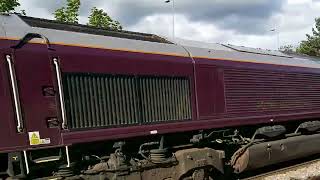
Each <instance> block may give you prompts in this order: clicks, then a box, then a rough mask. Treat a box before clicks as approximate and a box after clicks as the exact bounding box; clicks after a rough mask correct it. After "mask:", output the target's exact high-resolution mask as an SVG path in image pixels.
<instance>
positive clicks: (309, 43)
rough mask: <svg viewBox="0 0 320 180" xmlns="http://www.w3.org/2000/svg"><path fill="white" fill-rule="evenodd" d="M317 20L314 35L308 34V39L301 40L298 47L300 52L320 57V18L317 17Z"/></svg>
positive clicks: (313, 29) (313, 30)
mask: <svg viewBox="0 0 320 180" xmlns="http://www.w3.org/2000/svg"><path fill="white" fill-rule="evenodd" d="M315 22H316V23H315V27H314V28H312V35H310V34H306V36H307V39H306V40H304V41H301V43H300V45H299V47H298V48H297V52H298V53H301V54H307V55H310V56H318V57H320V18H316V19H315Z"/></svg>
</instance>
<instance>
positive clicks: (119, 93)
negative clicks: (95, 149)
mask: <svg viewBox="0 0 320 180" xmlns="http://www.w3.org/2000/svg"><path fill="white" fill-rule="evenodd" d="M63 78H64V93H65V105H66V109H67V113H68V114H67V119H68V127H69V128H70V129H79V128H81V129H83V128H99V127H110V126H123V125H135V124H148V123H156V122H162V121H169V122H171V121H177V120H187V119H191V104H190V103H191V101H190V86H189V80H188V79H187V78H182V77H137V76H112V75H101V74H74V73H70V74H69V73H68V74H64V75H63Z"/></svg>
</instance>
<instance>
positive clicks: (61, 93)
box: [53, 58, 67, 129]
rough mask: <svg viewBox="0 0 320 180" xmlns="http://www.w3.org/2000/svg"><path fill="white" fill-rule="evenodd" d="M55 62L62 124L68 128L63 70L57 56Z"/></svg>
mask: <svg viewBox="0 0 320 180" xmlns="http://www.w3.org/2000/svg"><path fill="white" fill-rule="evenodd" d="M53 64H54V66H55V70H56V76H57V81H58V90H59V100H60V108H61V117H62V124H61V126H62V128H63V129H66V128H67V122H66V110H65V106H64V95H63V90H62V81H61V71H60V67H59V62H58V59H57V58H53Z"/></svg>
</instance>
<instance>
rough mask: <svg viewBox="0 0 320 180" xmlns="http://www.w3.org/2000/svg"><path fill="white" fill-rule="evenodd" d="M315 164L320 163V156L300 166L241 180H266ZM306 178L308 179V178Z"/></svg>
mask: <svg viewBox="0 0 320 180" xmlns="http://www.w3.org/2000/svg"><path fill="white" fill-rule="evenodd" d="M315 163H320V157H319V156H318V157H317V158H316V159H312V160H310V159H308V160H305V161H303V160H302V162H301V161H300V162H299V163H298V164H291V165H289V166H287V167H282V168H279V169H276V170H271V171H269V172H266V173H261V174H257V175H254V176H250V177H245V178H240V180H264V179H266V178H267V177H271V176H276V175H279V174H285V173H288V172H291V171H296V170H299V169H303V168H306V167H309V166H311V165H312V164H315ZM314 171H317V172H319V171H320V169H315V170H314ZM319 175H320V172H319ZM306 178H308V177H306ZM310 178H311V179H312V180H316V179H319V180H320V176H318V177H310ZM289 179H292V178H289ZM293 179H295V177H293ZM298 179H299V178H297V179H296V180H298ZM308 179H309V178H308Z"/></svg>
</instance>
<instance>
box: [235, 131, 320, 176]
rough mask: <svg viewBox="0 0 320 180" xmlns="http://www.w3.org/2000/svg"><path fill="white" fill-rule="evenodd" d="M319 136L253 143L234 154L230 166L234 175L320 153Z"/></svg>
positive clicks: (303, 136) (292, 137)
mask: <svg viewBox="0 0 320 180" xmlns="http://www.w3.org/2000/svg"><path fill="white" fill-rule="evenodd" d="M316 144H320V134H319V133H318V134H311V135H298V136H290V137H286V138H285V139H280V140H275V141H269V142H263V141H253V142H252V143H250V144H248V145H247V146H244V147H242V148H240V149H239V150H238V151H237V152H236V153H234V155H233V157H232V159H231V165H232V167H233V168H234V172H235V173H242V172H244V171H247V170H252V169H257V168H262V167H265V166H268V165H273V164H277V163H281V162H285V161H289V160H293V159H299V158H303V157H307V156H310V155H314V154H318V153H320V146H317V145H316Z"/></svg>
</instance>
